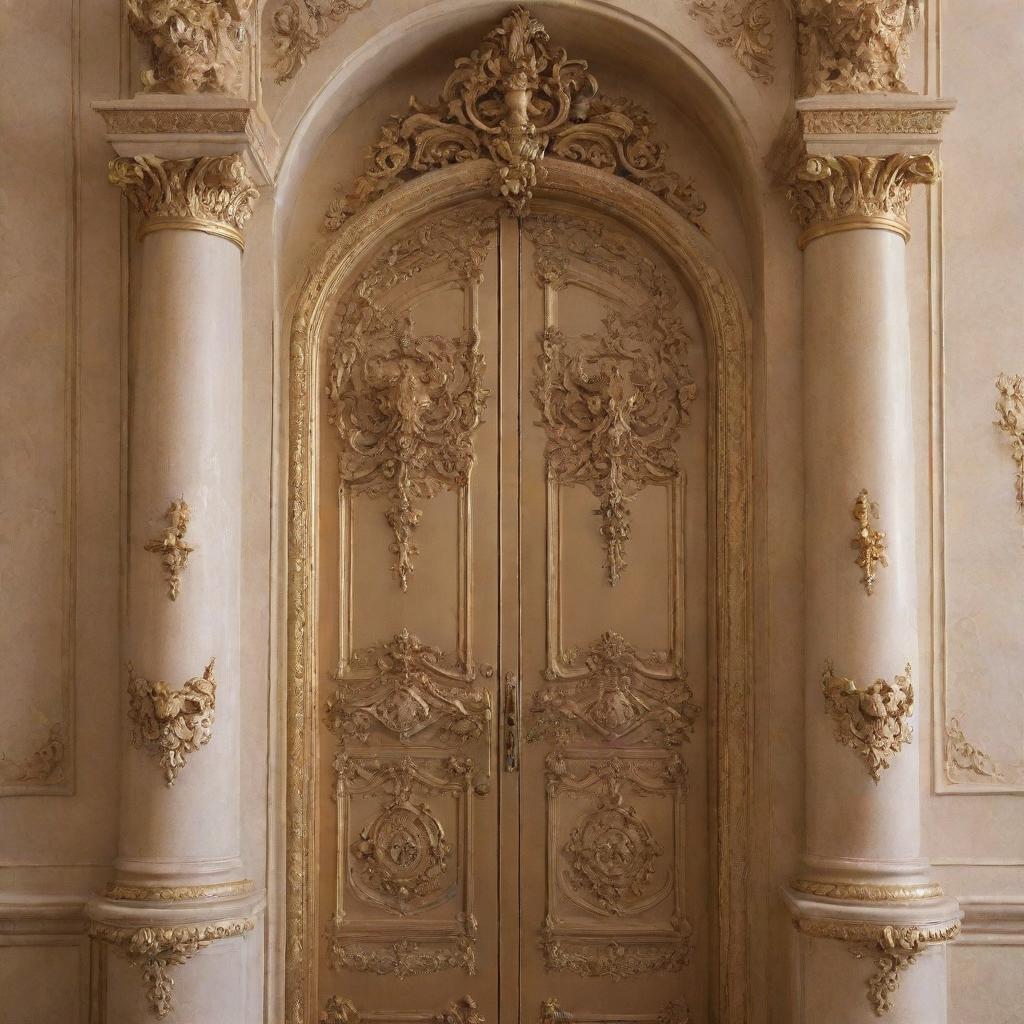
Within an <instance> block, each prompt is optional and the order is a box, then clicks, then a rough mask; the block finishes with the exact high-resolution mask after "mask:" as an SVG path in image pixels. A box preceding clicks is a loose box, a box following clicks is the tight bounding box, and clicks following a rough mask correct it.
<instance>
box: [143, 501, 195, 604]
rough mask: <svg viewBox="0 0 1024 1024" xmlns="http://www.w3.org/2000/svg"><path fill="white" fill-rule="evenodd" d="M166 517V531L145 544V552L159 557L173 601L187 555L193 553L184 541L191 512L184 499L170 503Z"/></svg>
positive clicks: (179, 587)
mask: <svg viewBox="0 0 1024 1024" xmlns="http://www.w3.org/2000/svg"><path fill="white" fill-rule="evenodd" d="M166 516H167V527H166V529H164V530H163V531H161V533H160V536H159V537H154V538H153V540H151V541H147V542H146V550H147V551H152V552H153V553H154V554H157V555H159V556H160V564H161V565H162V566H163V570H164V579H165V580H166V581H167V596H168V597H169V598H170V599H171V600H172V601H175V600H177V598H178V592H179V591H180V590H181V574H182V573H183V572H184V571H185V566H187V565H188V558H189V555H191V554H192V552H193V551H195V548H194V547H193V546H192V545H191V544H188V543H186V541H185V534H186V532H187V531H188V524H189V520H190V519H191V516H192V510H191V509H190V508H189V507H188V502H186V501H185V499H184V498H179V499H178V500H177V501H172V502H171V504H170V507H169V508H168V509H167V513H166Z"/></svg>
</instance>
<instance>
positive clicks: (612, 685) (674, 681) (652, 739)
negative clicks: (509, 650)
mask: <svg viewBox="0 0 1024 1024" xmlns="http://www.w3.org/2000/svg"><path fill="white" fill-rule="evenodd" d="M579 658H580V656H579V655H578V654H577V652H575V651H569V652H565V653H563V656H562V661H563V663H565V664H566V665H567V666H568V667H569V668H570V669H572V668H574V667H575V663H576V662H577V661H578V660H579ZM582 660H583V665H584V667H583V671H582V673H581V674H579V675H577V676H575V677H573V678H569V679H557V678H553V677H551V678H549V680H548V683H549V685H547V686H545V687H544V688H543V689H541V690H538V691H537V692H536V693H535V694H534V698H533V703H532V706H531V710H532V711H533V714H534V719H533V724H532V728H531V730H530V732H529V734H528V737H527V738H528V739H530V740H539V739H547V740H550V741H552V742H554V743H556V744H559V745H565V744H566V743H568V742H570V741H571V740H573V739H574V738H576V737H577V736H579V735H580V733H581V732H582V733H588V734H590V733H596V734H597V735H598V736H599V737H600V738H601V739H602V740H606V741H607V740H613V741H614V740H622V739H626V738H629V740H630V741H631V742H644V743H657V744H660V745H662V746H665V747H674V746H678V745H679V744H681V743H683V742H684V741H685V740H687V739H689V738H690V736H691V735H692V733H693V727H694V724H695V722H696V719H697V715H698V714H699V713H700V708H699V707H698V706H697V705H696V704H694V703H693V701H692V697H693V691H692V690H691V689H690V687H689V685H688V684H687V683H686V681H685V678H683V677H682V674H681V672H680V670H679V667H678V666H670V667H669V674H666V671H665V667H664V662H665V660H666V659H665V656H664V655H663V654H660V655H659V653H658V652H655V654H654V655H653V656H652V657H650V658H648V659H642V658H641V657H640V654H639V652H638V651H637V649H636V648H635V647H634V646H633V645H632V644H630V643H629V642H628V641H627V640H626V639H625V638H624V637H622V636H621V635H620V634H618V633H615V632H613V631H608V632H606V633H603V634H602V635H601V636H600V638H599V639H597V640H596V641H594V643H593V644H591V646H590V647H589V648H588V649H587V650H586V651H585V652H584V654H583V655H582ZM652 662H654V665H653V666H652ZM658 662H660V663H661V664H658Z"/></svg>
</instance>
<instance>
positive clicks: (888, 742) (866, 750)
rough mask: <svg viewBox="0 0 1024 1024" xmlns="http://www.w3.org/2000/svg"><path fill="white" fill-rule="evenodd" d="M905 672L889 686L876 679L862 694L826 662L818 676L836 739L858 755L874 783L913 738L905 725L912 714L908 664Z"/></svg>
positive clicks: (912, 690) (912, 691)
mask: <svg viewBox="0 0 1024 1024" xmlns="http://www.w3.org/2000/svg"><path fill="white" fill-rule="evenodd" d="M905 671H906V675H902V676H895V677H894V679H893V681H892V682H891V683H889V682H887V681H886V680H884V679H876V680H875V681H874V682H873V683H872V684H871V685H870V686H868V687H866V688H865V689H863V690H861V689H859V688H858V687H857V684H856V683H855V682H854V681H853V680H852V679H847V678H846V677H845V676H837V675H836V674H835V673H834V672H833V670H832V662H831V661H827V662H825V670H824V672H823V673H822V676H821V692H822V693H823V694H824V695H825V707H826V709H827V711H828V713H829V715H830V716H831V717H832V719H833V721H834V722H835V736H836V739H837V740H838V741H839V742H840V743H842V744H843V746H844V747H849V748H850V749H851V750H853V751H855V752H856V753H857V754H858V755H860V758H861V759H862V760H863V761H864V763H865V764H866V765H867V767H868V773H869V774H870V775H871V778H873V779H874V780H875V782H876V783H877V782H878V780H879V779H880V778H881V777H882V770H883V769H884V768H889V767H891V766H892V759H893V757H894V756H895V755H896V754H897V753H898V752H899V751H900V750H902V749H903V744H904V743H910V741H911V738H912V736H913V729H912V728H911V727H910V723H909V722H908V719H909V718H910V716H911V715H912V714H913V712H914V686H913V683H912V682H911V678H910V664H909V663H908V664H907V667H906V670H905Z"/></svg>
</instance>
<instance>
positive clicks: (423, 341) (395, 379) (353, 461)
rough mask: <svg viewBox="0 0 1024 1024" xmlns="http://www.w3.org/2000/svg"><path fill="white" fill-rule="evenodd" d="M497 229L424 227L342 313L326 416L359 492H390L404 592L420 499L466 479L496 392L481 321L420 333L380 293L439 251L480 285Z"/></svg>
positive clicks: (344, 473)
mask: <svg viewBox="0 0 1024 1024" xmlns="http://www.w3.org/2000/svg"><path fill="white" fill-rule="evenodd" d="M492 237H493V222H491V223H489V224H488V223H483V224H481V223H477V224H476V225H475V226H471V225H469V224H468V223H467V221H466V218H465V217H464V216H463V217H459V216H458V215H456V216H455V217H449V218H442V219H440V220H438V221H437V222H435V223H433V224H429V225H425V226H423V227H422V228H421V229H420V230H419V231H416V232H414V233H413V235H412V237H411V238H409V239H406V240H405V241H403V242H400V243H396V245H395V246H392V248H391V249H389V250H388V252H387V253H386V254H385V257H384V258H383V259H382V260H379V261H378V262H377V263H376V264H374V266H373V267H371V268H370V270H368V271H367V272H366V273H365V274H364V275H363V276H362V277H361V278H360V280H359V283H358V284H357V286H356V288H355V289H354V294H353V295H352V296H351V298H350V300H349V301H348V302H347V303H345V304H344V306H343V307H342V309H341V310H340V311H339V314H338V317H337V319H336V326H335V330H334V337H333V345H332V352H331V362H330V373H329V383H328V387H327V396H328V402H329V409H328V419H329V420H330V422H331V423H332V424H333V425H334V426H335V427H336V428H337V431H338V436H339V438H340V440H341V451H340V453H339V456H338V463H339V470H340V473H341V477H342V480H343V482H344V484H345V485H346V486H347V487H349V488H351V490H352V491H353V492H355V493H360V494H364V495H366V496H368V497H387V498H388V499H389V500H390V507H389V508H388V510H387V511H386V512H385V518H386V519H387V522H388V525H389V526H390V527H391V530H392V533H393V535H394V543H393V544H392V546H391V552H392V554H393V555H394V556H395V562H394V564H393V565H392V572H393V573H394V575H395V577H396V579H397V580H398V584H399V586H400V587H401V588H402V590H403V591H405V590H408V587H409V577H410V576H411V574H412V572H413V570H414V564H413V558H414V556H415V555H416V554H417V551H418V549H417V547H416V545H415V543H414V542H413V540H412V535H413V531H414V530H415V529H416V527H417V526H418V525H419V523H420V520H421V519H422V517H423V509H422V508H420V507H418V506H417V505H416V504H414V502H417V501H425V500H429V499H430V498H432V497H434V496H435V495H436V494H438V493H439V491H440V490H441V488H442V487H446V488H449V489H454V488H462V487H466V486H467V485H468V483H469V475H470V471H471V469H472V466H473V463H474V461H475V455H474V451H473V441H472V438H473V434H474V433H475V431H476V429H477V428H478V427H479V425H480V422H481V417H482V414H483V411H484V408H485V406H486V403H487V398H488V396H489V395H490V391H489V389H487V388H485V387H484V386H483V375H484V370H485V363H484V358H483V356H482V355H481V354H480V334H479V330H478V328H477V327H476V325H475V324H474V325H473V326H471V327H470V328H469V330H468V332H467V334H466V336H464V337H462V338H448V337H444V336H442V335H421V336H416V335H415V334H414V330H413V324H412V320H411V317H409V316H408V314H405V315H403V314H400V313H396V312H394V311H393V310H391V309H389V308H388V307H387V306H385V305H384V304H382V303H381V302H380V301H379V300H378V299H377V298H376V295H377V293H378V291H379V290H381V289H382V288H384V287H387V286H389V285H394V284H396V283H398V282H399V281H401V280H404V279H407V278H408V277H410V276H412V275H413V274H415V273H418V272H419V271H420V270H422V269H423V267H424V266H425V265H427V264H428V263H429V261H430V260H431V259H433V260H436V261H437V262H447V263H448V264H449V266H450V267H451V268H452V269H457V270H458V272H459V273H460V274H461V276H462V277H463V278H464V280H465V282H466V284H467V287H475V286H477V285H478V284H479V280H480V277H481V274H482V266H483V260H484V259H485V258H486V255H487V252H488V250H489V248H490V245H491V239H492ZM413 243H416V245H415V246H414V244H413Z"/></svg>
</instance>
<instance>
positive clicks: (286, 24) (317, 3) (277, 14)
mask: <svg viewBox="0 0 1024 1024" xmlns="http://www.w3.org/2000/svg"><path fill="white" fill-rule="evenodd" d="M371 2H372V0H284V2H283V3H282V4H281V6H280V7H279V8H278V9H277V10H276V11H274V18H273V20H272V21H271V32H272V33H273V37H274V45H275V46H276V47H277V63H276V64H275V68H276V70H277V78H276V81H277V84H278V85H282V84H283V83H284V82H287V81H288V80H289V79H291V78H294V77H295V76H296V75H297V74H298V73H299V71H300V70H301V69H302V67H303V66H304V65H305V63H306V61H307V59H308V58H309V55H310V54H311V53H313V52H314V51H315V50H319V49H320V46H321V44H322V43H323V41H324V40H325V39H326V38H327V36H329V35H330V34H331V32H333V31H334V30H335V29H336V28H338V27H339V26H340V25H343V24H344V23H345V22H346V21H347V20H348V16H349V15H350V14H354V13H355V12H356V11H361V10H363V9H364V8H366V7H369V6H370V3H371Z"/></svg>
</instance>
